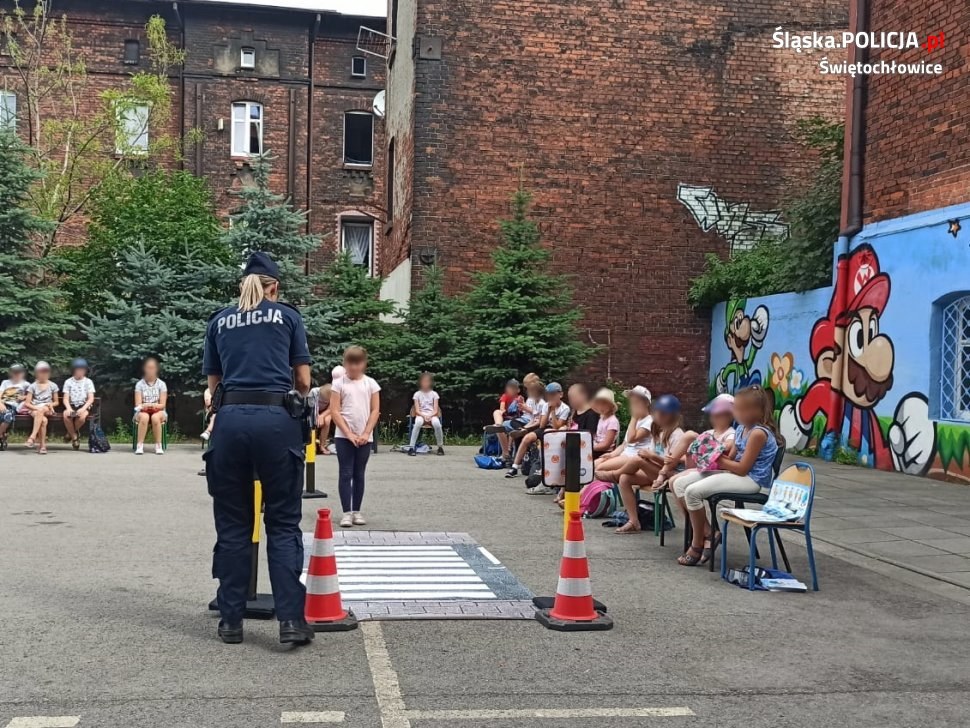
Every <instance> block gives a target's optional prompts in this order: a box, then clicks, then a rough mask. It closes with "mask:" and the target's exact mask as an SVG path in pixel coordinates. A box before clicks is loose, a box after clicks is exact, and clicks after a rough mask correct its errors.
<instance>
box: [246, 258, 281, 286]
mask: <svg viewBox="0 0 970 728" xmlns="http://www.w3.org/2000/svg"><path fill="white" fill-rule="evenodd" d="M243 275H244V276H250V275H257V276H268V277H270V278H275V279H276V280H279V279H280V269H279V266H278V265H276V262H275V261H274V260H273V259H272V258H270V257H269V254H267V253H263V252H262V251H256V252H255V253H253V254H252V255H250V256H249V261H248V262H247V263H246V267H245V268H244V269H243Z"/></svg>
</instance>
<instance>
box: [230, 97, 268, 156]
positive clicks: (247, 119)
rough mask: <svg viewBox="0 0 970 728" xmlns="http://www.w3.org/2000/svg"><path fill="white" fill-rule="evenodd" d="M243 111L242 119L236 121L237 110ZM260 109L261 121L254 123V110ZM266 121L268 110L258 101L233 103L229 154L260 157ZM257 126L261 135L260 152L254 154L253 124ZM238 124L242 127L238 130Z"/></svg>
mask: <svg viewBox="0 0 970 728" xmlns="http://www.w3.org/2000/svg"><path fill="white" fill-rule="evenodd" d="M237 109H241V110H242V119H236V110H237ZM253 109H259V119H257V120H255V121H253V119H252V110H253ZM265 121H266V109H265V108H264V107H263V105H262V104H261V103H259V102H258V101H233V102H232V107H231V108H230V110H229V152H230V155H231V156H233V157H245V158H249V157H258V156H259V155H260V154H261V153H262V151H263V134H264V127H263V124H264V123H265ZM254 123H255V124H256V130H257V134H258V135H259V152H252V151H250V148H251V146H252V124H254ZM237 124H242V127H241V128H239V129H237V126H236V125H237Z"/></svg>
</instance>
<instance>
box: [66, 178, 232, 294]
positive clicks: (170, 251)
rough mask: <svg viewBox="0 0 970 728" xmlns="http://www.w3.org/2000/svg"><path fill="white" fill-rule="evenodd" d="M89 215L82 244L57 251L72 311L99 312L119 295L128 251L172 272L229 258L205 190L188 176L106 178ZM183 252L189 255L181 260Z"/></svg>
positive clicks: (207, 192)
mask: <svg viewBox="0 0 970 728" xmlns="http://www.w3.org/2000/svg"><path fill="white" fill-rule="evenodd" d="M90 214H91V223H90V225H89V226H88V240H87V242H86V243H85V244H84V245H82V246H78V247H65V248H62V249H61V253H60V256H61V257H62V258H63V259H64V260H65V261H66V265H65V266H63V267H64V270H65V273H66V274H67V275H66V276H65V279H64V283H63V287H64V289H65V290H66V291H67V292H68V293H69V301H70V304H71V307H72V309H73V310H74V311H75V312H76V313H83V312H86V313H103V312H104V310H105V307H106V305H107V301H108V294H109V293H114V294H116V295H119V294H120V293H121V288H120V281H118V280H117V278H116V273H117V271H118V268H119V267H120V265H121V262H122V260H123V258H124V255H125V253H127V252H128V251H129V250H131V249H132V248H136V247H138V246H144V247H145V249H146V250H148V251H149V252H151V253H152V254H153V255H154V256H155V257H156V258H157V259H158V260H160V261H163V262H165V263H166V264H168V265H171V266H173V267H174V269H176V270H182V269H184V268H185V267H186V266H188V265H190V264H195V262H196V259H198V260H204V261H207V262H208V263H212V262H216V263H227V262H229V260H230V259H231V253H230V250H229V248H228V247H227V246H226V244H225V243H224V242H223V241H222V240H221V238H220V235H221V233H222V229H221V227H220V225H219V220H218V218H217V217H216V214H215V211H214V210H213V204H212V194H211V192H210V190H209V187H208V185H207V183H206V181H205V180H204V179H202V178H200V177H196V176H194V175H192V174H190V173H188V172H182V171H170V170H165V169H158V170H153V171H151V172H147V173H146V174H144V175H142V176H139V177H133V176H130V175H118V176H115V177H112V178H110V179H108V180H106V181H105V182H104V183H103V184H102V185H101V186H100V187H99V188H98V189H97V190H96V191H95V192H94V193H93V195H92V199H91V205H90ZM186 250H189V251H191V253H192V254H193V257H191V258H186V257H185V251H186ZM151 284H152V282H151V281H146V285H151Z"/></svg>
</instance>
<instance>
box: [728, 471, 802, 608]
mask: <svg viewBox="0 0 970 728" xmlns="http://www.w3.org/2000/svg"><path fill="white" fill-rule="evenodd" d="M776 482H788V483H798V484H799V485H807V486H808V488H809V491H808V505H807V507H806V509H805V517H804V518H803V519H802V520H800V521H791V522H781V523H778V522H773V521H772V522H766V521H746V520H744V519H743V518H738V517H737V516H734V515H731V514H730V513H725V514H724V525H723V526H722V528H721V578H722V579H726V578H727V573H728V567H727V540H728V524H729V523H734V524H737V525H739V526H741V527H742V528H750V529H751V538H750V540H749V542H748V574H749V575H753V574H754V573H755V562H756V561H757V546H756V544H757V540H758V532H759V531H762V530H763V531H767V532H768V546H769V548H770V549H771V567H772V568H773V569H777V568H778V556H777V553H776V552H775V539H776V537H777V533H778V532H779V531H800V532H802V533H804V534H805V549H806V551H808V568H809V569H810V570H811V572H812V589H813V590H814V591H818V574H817V573H816V571H815V551H814V550H813V549H812V529H811V523H812V505H813V504H814V502H815V469H814V468H812V466H811V465H809V464H808V463H802V462H798V463H794V464H793V465H790V466H789V467H787V468H785V470H784V472H782V473H781V475H779V476H778V481H776ZM772 487H774V485H773V486H772ZM754 587H755V579H754V578H753V577H751V576H749V578H748V589H749V590H751V591H754Z"/></svg>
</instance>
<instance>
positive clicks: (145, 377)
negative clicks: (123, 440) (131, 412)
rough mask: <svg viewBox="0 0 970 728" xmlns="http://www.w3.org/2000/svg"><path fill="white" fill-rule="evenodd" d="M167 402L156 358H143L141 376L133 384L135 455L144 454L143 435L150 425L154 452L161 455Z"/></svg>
mask: <svg viewBox="0 0 970 728" xmlns="http://www.w3.org/2000/svg"><path fill="white" fill-rule="evenodd" d="M167 403H168V387H166V386H165V382H163V381H162V380H161V379H159V378H158V359H157V358H155V357H154V356H149V357H146V358H145V361H144V363H143V364H142V378H141V379H139V380H138V383H137V384H136V385H135V425H136V427H137V433H138V434H137V439H136V441H135V442H136V445H135V455H144V454H145V435H147V434H148V428H149V426H151V428H152V434H153V435H154V436H155V454H156V455H163V454H164V453H165V450H164V449H163V447H162V426H163V425H164V424H165V421H166V420H167V419H168V413H166V412H165V405H166V404H167Z"/></svg>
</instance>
